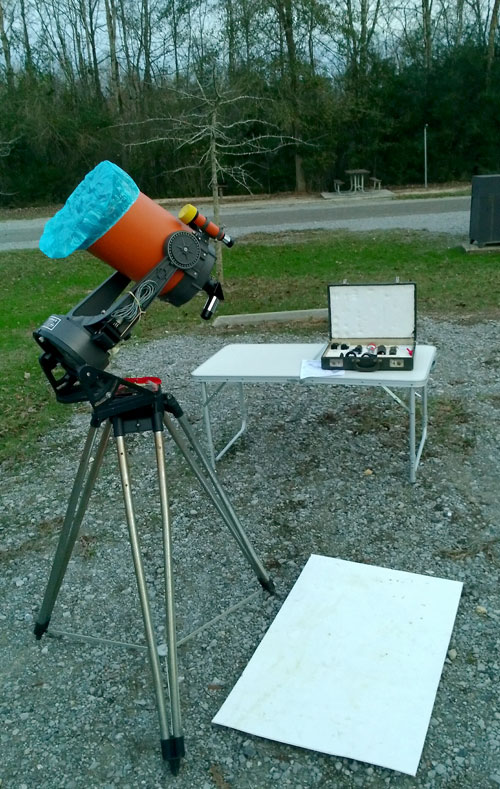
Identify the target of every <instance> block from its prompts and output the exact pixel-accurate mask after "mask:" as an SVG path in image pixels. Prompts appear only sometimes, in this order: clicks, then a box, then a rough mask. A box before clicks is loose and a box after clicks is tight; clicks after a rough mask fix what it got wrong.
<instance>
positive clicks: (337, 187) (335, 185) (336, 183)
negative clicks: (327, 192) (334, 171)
mask: <svg viewBox="0 0 500 789" xmlns="http://www.w3.org/2000/svg"><path fill="white" fill-rule="evenodd" d="M341 186H344V182H343V181H340V180H339V179H338V178H334V180H333V188H334V190H335V191H336V192H339V193H340V187H341Z"/></svg>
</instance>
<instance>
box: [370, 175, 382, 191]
mask: <svg viewBox="0 0 500 789" xmlns="http://www.w3.org/2000/svg"><path fill="white" fill-rule="evenodd" d="M370 181H372V189H380V187H381V186H382V180H381V179H380V178H370Z"/></svg>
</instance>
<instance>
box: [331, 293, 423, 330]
mask: <svg viewBox="0 0 500 789" xmlns="http://www.w3.org/2000/svg"><path fill="white" fill-rule="evenodd" d="M329 300H330V336H331V337H332V338H333V339H337V338H353V339H354V338H357V337H359V338H360V339H362V338H366V339H370V338H373V339H374V340H375V339H377V338H378V337H412V336H413V335H414V333H415V285H414V284H413V283H408V284H403V283H401V284H399V283H398V284H390V285H332V286H330V288H329Z"/></svg>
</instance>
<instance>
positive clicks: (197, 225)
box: [179, 203, 234, 247]
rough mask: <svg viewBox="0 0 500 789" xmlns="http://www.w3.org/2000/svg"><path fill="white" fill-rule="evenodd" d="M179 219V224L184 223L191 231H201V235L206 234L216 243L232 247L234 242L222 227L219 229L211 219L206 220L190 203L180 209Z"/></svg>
mask: <svg viewBox="0 0 500 789" xmlns="http://www.w3.org/2000/svg"><path fill="white" fill-rule="evenodd" d="M179 219H180V220H181V222H184V224H185V225H189V227H190V228H192V229H193V230H201V231H202V232H203V233H206V234H207V236H210V238H213V239H215V240H216V241H222V243H223V244H225V245H226V247H232V246H233V244H234V240H233V239H232V238H231V236H228V235H227V233H225V232H224V230H223V228H222V227H219V226H218V225H216V224H215V222H212V220H211V219H207V218H206V216H203V214H200V212H199V211H198V209H197V208H196V207H195V206H194V205H191V203H186V205H185V206H183V208H181V210H180V211H179Z"/></svg>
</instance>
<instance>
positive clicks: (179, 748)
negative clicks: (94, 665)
mask: <svg viewBox="0 0 500 789" xmlns="http://www.w3.org/2000/svg"><path fill="white" fill-rule="evenodd" d="M155 443H156V451H157V460H158V476H159V482H160V497H161V507H162V516H163V537H164V549H165V571H166V572H165V585H166V593H167V601H166V605H167V639H168V640H167V647H168V677H169V685H170V700H171V709H172V725H173V728H174V732H173V736H172V737H171V736H170V732H169V729H168V721H167V711H166V705H165V696H164V688H163V682H162V678H161V666H160V660H159V657H158V647H157V644H156V637H155V634H154V630H153V622H152V618H151V608H150V605H149V597H148V592H147V587H146V580H145V576H144V566H143V563H142V556H141V549H140V544H139V535H138V532H137V526H136V522H135V514H134V506H133V501H132V491H131V487H130V475H129V471H128V462H127V455H126V448H125V441H124V437H123V435H116V446H117V451H118V463H119V467H120V475H121V480H122V489H123V498H124V502H125V512H126V516H127V523H128V530H129V536H130V546H131V548H132V558H133V561H134V569H135V575H136V579H137V589H138V592H139V599H140V603H141V610H142V618H143V622H144V632H145V636H146V642H147V646H148V654H149V662H150V666H151V673H152V675H153V684H154V690H155V696H156V706H157V710H158V717H159V721H160V737H161V739H160V743H161V750H162V755H163V758H164V759H167V760H168V761H169V763H170V767H171V770H172V772H173V773H174V774H176V773H177V772H178V770H179V766H180V759H181V757H182V756H183V755H184V741H183V737H182V733H181V722H180V702H179V681H178V675H177V648H176V635H175V617H174V600H173V583H172V568H171V551H170V524H169V516H168V499H167V491H166V481H165V469H164V461H163V442H162V438H161V434H160V437H159V438H157V434H156V432H155ZM160 449H161V454H162V456H161V462H160ZM167 564H168V569H167Z"/></svg>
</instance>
